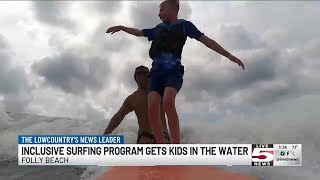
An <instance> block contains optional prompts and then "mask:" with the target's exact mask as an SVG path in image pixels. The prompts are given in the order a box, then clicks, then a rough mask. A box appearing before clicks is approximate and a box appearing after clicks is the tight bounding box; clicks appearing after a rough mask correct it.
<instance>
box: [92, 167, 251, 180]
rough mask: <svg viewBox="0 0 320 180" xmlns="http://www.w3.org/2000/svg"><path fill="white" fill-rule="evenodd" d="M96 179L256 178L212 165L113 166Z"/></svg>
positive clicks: (197, 179)
mask: <svg viewBox="0 0 320 180" xmlns="http://www.w3.org/2000/svg"><path fill="white" fill-rule="evenodd" d="M97 180H257V178H255V177H251V176H246V175H242V174H238V173H231V172H226V171H224V170H222V169H220V168H216V167H212V166H129V167H113V168H111V169H110V170H108V171H107V172H105V173H104V174H102V175H101V176H99V177H98V178H97Z"/></svg>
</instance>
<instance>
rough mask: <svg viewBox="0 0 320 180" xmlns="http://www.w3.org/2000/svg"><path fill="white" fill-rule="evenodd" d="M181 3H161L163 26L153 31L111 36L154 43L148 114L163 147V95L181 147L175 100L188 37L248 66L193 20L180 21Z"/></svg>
mask: <svg viewBox="0 0 320 180" xmlns="http://www.w3.org/2000/svg"><path fill="white" fill-rule="evenodd" d="M178 12H179V1H178V0H165V1H163V2H162V3H161V4H160V11H159V17H160V19H161V20H162V22H163V23H161V24H158V25H157V26H156V27H154V28H150V29H142V30H140V29H134V28H129V27H125V26H114V27H111V28H109V29H108V30H107V33H112V34H113V33H115V32H118V31H124V32H127V33H129V34H132V35H135V36H141V37H142V36H144V37H147V38H148V40H149V41H152V44H151V47H150V50H149V56H150V58H151V59H152V60H153V62H152V69H151V71H150V74H149V75H150V82H149V94H148V113H149V118H150V124H151V127H152V131H153V133H154V135H155V138H156V141H157V143H159V144H162V143H165V138H164V136H163V134H162V125H161V121H160V119H159V115H160V104H161V96H162V97H163V99H162V100H163V109H164V111H165V113H166V115H167V117H168V124H169V129H170V133H171V138H172V143H173V144H180V127H179V118H178V114H177V111H176V108H175V98H176V95H177V93H178V92H179V90H180V89H181V87H182V84H183V75H184V66H183V65H182V64H181V54H182V49H183V47H184V44H185V42H186V40H187V37H189V38H193V39H196V40H198V41H200V42H202V43H203V44H204V45H205V46H206V47H208V48H210V49H212V50H214V51H216V52H217V53H219V54H221V55H223V56H225V57H226V58H228V59H229V60H230V61H232V62H235V63H237V64H238V65H239V66H241V67H242V69H243V70H244V64H243V63H242V62H241V61H240V60H239V59H238V58H236V57H235V56H233V55H232V54H230V53H229V52H228V51H226V50H225V49H224V48H222V47H221V46H220V45H219V44H218V43H217V42H215V41H214V40H212V39H210V38H209V37H207V36H206V35H204V33H202V32H200V31H199V30H198V29H197V27H196V26H195V25H194V24H193V23H192V22H190V21H187V20H183V19H178Z"/></svg>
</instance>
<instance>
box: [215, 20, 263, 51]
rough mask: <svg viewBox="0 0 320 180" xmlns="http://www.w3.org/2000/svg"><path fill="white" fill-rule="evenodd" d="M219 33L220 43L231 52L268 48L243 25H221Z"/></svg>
mask: <svg viewBox="0 0 320 180" xmlns="http://www.w3.org/2000/svg"><path fill="white" fill-rule="evenodd" d="M219 32H220V34H219V35H218V37H219V38H218V39H219V42H221V43H223V46H224V47H226V48H228V49H229V50H238V49H256V48H262V47H266V45H264V43H262V41H259V36H258V35H257V34H253V33H249V32H248V31H247V30H246V29H245V28H244V27H243V26H241V25H229V26H226V25H221V27H220V29H219Z"/></svg>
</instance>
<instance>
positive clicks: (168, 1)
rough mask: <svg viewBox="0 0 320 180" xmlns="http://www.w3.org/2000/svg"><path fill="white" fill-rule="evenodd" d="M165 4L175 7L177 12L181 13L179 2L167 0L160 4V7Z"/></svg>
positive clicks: (177, 0)
mask: <svg viewBox="0 0 320 180" xmlns="http://www.w3.org/2000/svg"><path fill="white" fill-rule="evenodd" d="M164 3H169V4H170V5H171V6H173V7H174V8H175V9H176V11H177V12H179V9H180V2H179V0H165V1H163V2H162V3H161V4H160V6H161V5H162V4H164Z"/></svg>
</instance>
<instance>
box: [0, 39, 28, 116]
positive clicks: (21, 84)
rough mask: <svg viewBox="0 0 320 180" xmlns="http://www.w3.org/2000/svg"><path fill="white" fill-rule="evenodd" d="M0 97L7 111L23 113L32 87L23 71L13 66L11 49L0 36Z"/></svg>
mask: <svg viewBox="0 0 320 180" xmlns="http://www.w3.org/2000/svg"><path fill="white" fill-rule="evenodd" d="M0 46H1V49H0V59H1V66H0V95H2V96H3V97H4V104H5V106H6V108H7V110H8V111H14V112H23V111H24V109H25V108H26V106H27V105H28V104H29V103H30V101H31V99H32V97H31V95H30V93H29V92H30V91H31V90H32V88H33V87H32V85H31V84H30V82H29V81H28V79H27V75H26V72H25V70H24V69H23V68H22V67H19V66H13V64H12V62H11V61H12V60H11V54H12V53H11V49H10V47H9V44H8V42H7V40H6V39H5V38H4V37H3V36H2V35H1V34H0Z"/></svg>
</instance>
